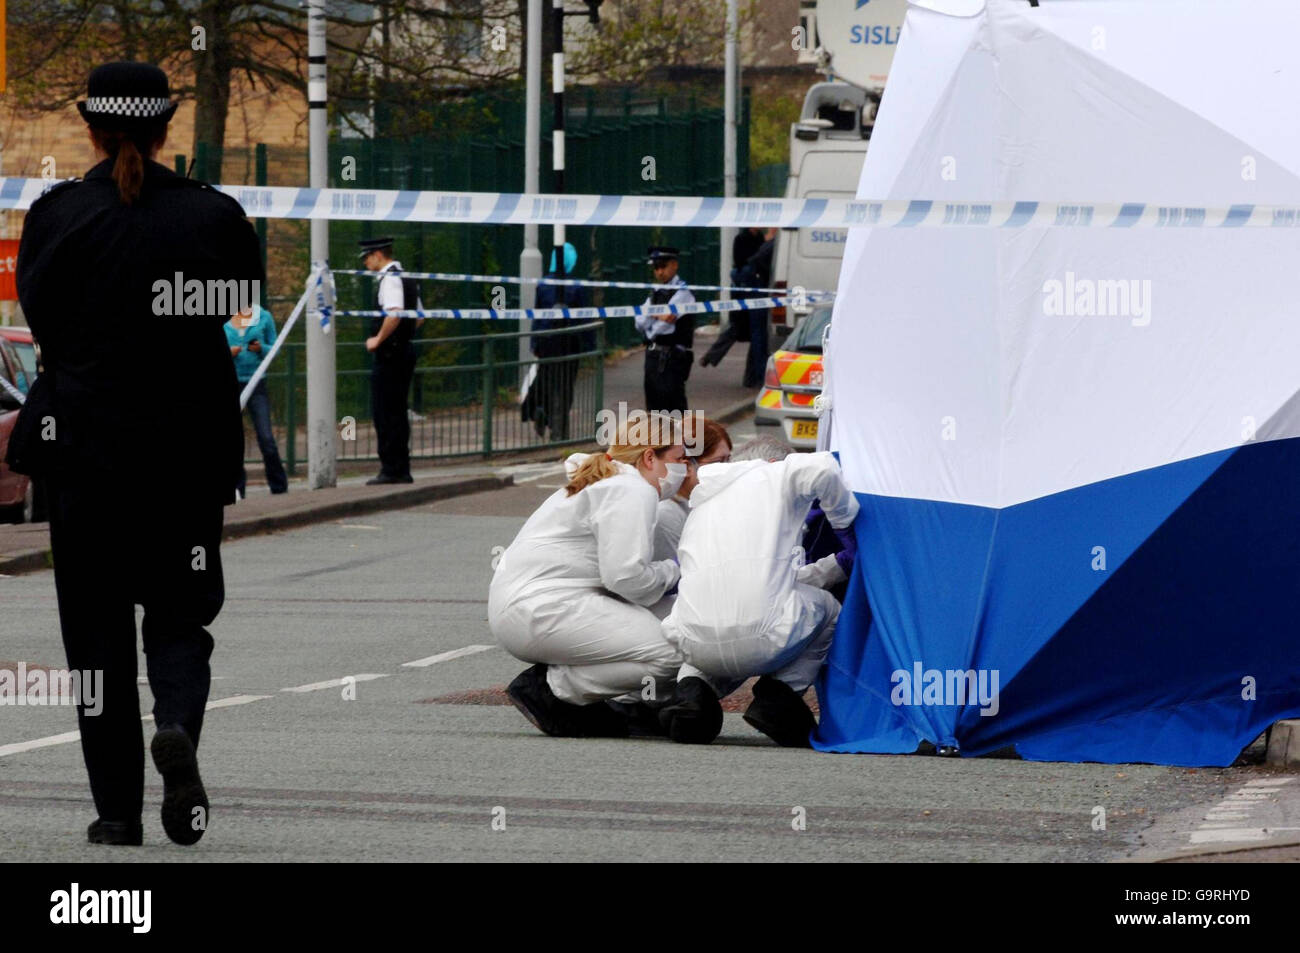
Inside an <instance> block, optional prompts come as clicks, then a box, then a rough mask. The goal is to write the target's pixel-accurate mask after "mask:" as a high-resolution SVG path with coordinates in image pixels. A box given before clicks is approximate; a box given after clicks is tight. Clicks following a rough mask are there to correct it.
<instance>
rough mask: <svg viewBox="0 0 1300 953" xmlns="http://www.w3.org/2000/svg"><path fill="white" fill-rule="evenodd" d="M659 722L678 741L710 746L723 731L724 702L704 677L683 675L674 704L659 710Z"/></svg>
mask: <svg viewBox="0 0 1300 953" xmlns="http://www.w3.org/2000/svg"><path fill="white" fill-rule="evenodd" d="M659 723H660V724H661V725H663V727H664V729H665V730H666V731H667V732H668V737H669V738H671V739H672V740H673V741H675V742H677V743H678V744H683V745H707V744H708V743H709V742H711V741H712V740H713V739H714V738H716V737H718V733H719V732H721V731H722V704H721V702H719V701H718V695H717V693H716V692H714V690H713V689H712V687H710V685H709V683H708V682H706V681H704V679H702V678H695V677H694V676H690V677H688V678H683V679H682V680H681V681H680V682H678V683H677V691H676V694H675V697H674V699H673V702H672V704H671V705H668V706H666V707H665V708H663V709H662V710H661V711H660V712H659Z"/></svg>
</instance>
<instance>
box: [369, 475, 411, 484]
mask: <svg viewBox="0 0 1300 953" xmlns="http://www.w3.org/2000/svg"><path fill="white" fill-rule="evenodd" d="M414 482H415V480H414V478H412V476H411V475H410V474H409V473H408V474H406V475H405V476H393V475H391V474H388V473H381V474H379V476H376V477H371V478H370V479H369V480H367V481H366V486H381V485H383V484H387V483H414Z"/></svg>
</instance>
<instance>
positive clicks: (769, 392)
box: [758, 388, 781, 407]
mask: <svg viewBox="0 0 1300 953" xmlns="http://www.w3.org/2000/svg"><path fill="white" fill-rule="evenodd" d="M758 406H760V407H780V406H781V392H780V391H779V390H773V389H771V388H768V389H766V390H764V391H763V393H762V394H760V395H759V397H758Z"/></svg>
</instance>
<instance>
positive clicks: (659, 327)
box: [633, 245, 695, 414]
mask: <svg viewBox="0 0 1300 953" xmlns="http://www.w3.org/2000/svg"><path fill="white" fill-rule="evenodd" d="M677 254H678V253H677V249H676V248H673V247H671V246H668V245H656V246H653V247H651V248H650V249H649V251H648V252H647V255H646V257H647V259H648V262H647V263H648V264H649V265H650V268H651V270H652V271H653V272H654V278H655V286H654V288H653V290H652V291H651V292H650V297H648V298H646V300H645V303H646V304H657V305H664V304H668V305H686V304H694V303H695V295H693V294H691V290H690V288H688V287H687V286H686V282H685V281H684V280H683V279H682V276H681V275H679V274H678V273H677ZM633 320H634V321H635V323H636V328H637V330H638V331H640V332H641V333H642V334H643V335H645V342H646V348H645V381H644V383H645V405H646V410H648V411H651V412H653V411H660V412H662V413H666V414H667V413H672V412H673V411H680V412H681V413H683V414H684V413H686V411H687V410H688V408H687V404H686V379H687V378H688V377H690V376H691V364H692V363H693V362H694V360H695V356H694V352H693V351H692V350H691V345H692V344H693V343H694V341H695V315H694V314H666V315H652V314H644V313H642V314H638V315H637V316H636V317H635V318H634V319H633Z"/></svg>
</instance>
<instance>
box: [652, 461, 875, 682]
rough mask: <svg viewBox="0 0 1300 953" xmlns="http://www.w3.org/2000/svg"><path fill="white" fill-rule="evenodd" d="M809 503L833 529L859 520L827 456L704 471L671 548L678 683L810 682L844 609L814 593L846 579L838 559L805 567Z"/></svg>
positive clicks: (671, 631)
mask: <svg viewBox="0 0 1300 953" xmlns="http://www.w3.org/2000/svg"><path fill="white" fill-rule="evenodd" d="M814 499H820V500H821V507H822V510H823V511H824V512H825V513H826V517H827V519H828V520H829V521H830V524H831V526H833V527H834V528H836V529H844V528H846V527H848V526H850V525H852V523H853V520H854V518H855V517H856V516H857V515H858V501H857V500H856V499H854V497H853V493H852V492H851V491H850V490H849V488H848V486H846V485H845V483H844V480H843V478H842V477H841V476H840V468H839V464H838V463H837V462H836V461H835V458H834V457H833V456H831V455H830V454H829V453H812V454H803V453H800V454H791V455H790V456H788V457H786V458H785V459H784V460H782V461H779V462H776V463H768V462H764V461H762V460H746V461H744V462H742V463H710V464H707V465H706V466H703V467H701V468H700V483H699V485H698V486H697V487H696V488H695V490H694V491H693V492H692V493H691V500H690V502H691V514H690V519H688V520H687V521H686V525H685V527H684V528H683V530H682V537H681V542H680V543H679V545H678V548H677V555H678V558H679V559H680V560H681V572H682V578H681V585H680V587H679V589H678V594H677V599H676V602H675V604H674V605H673V609H672V611H671V612H670V613H669V614H668V618H666V619H665V620H664V624H663V627H664V636H665V638H666V639H667V640H668V641H669V642H670V643H671V644H672V645H674V646H676V647H677V648H678V649H680V650H681V653H682V656H683V658H684V660H685V664H684V665H683V666H682V668H681V671H680V672H679V673H678V676H677V677H678V680H679V681H680V680H681V679H683V678H687V677H690V676H694V677H697V678H703V679H704V680H705V681H706V682H708V683H709V684H710V685H712V686H713V687H714V689H715V690H716V691H718V692H719V693H720V694H726V693H727V692H728V691H731V690H734V689H735V687H736V686H737V685H738V683H739V681H741V680H744V679H746V678H749V677H750V676H753V675H771V676H773V677H774V678H777V679H779V680H780V681H783V682H785V683H786V684H787V685H789V686H790V687H791V688H792V689H794V691H795V692H796V693H799V694H802V693H803V692H804V691H805V690H806V689H807V688H808V686H809V685H811V684H812V682H813V679H815V678H816V677H817V672H818V670H819V669H820V668H821V666H822V663H823V662H824V661H825V659H826V653H827V652H828V651H829V650H830V644H831V636H832V635H833V634H834V631H835V622H836V619H838V618H839V612H840V604H839V603H838V602H837V601H836V600H835V597H834V596H832V595H831V594H830V593H829V592H826V591H825V590H823V589H820V588H815V587H817V586H823V585H834V584H835V583H837V582H840V581H842V580H843V579H844V573H843V572H842V571H841V570H840V569H839V566H838V564H836V562H835V557H834V556H827V557H826V558H825V559H821V560H818V561H817V562H816V563H813V564H811V565H807V566H805V565H803V549H802V547H801V546H800V538H801V535H802V532H803V527H804V519H805V518H806V517H807V515H808V510H809V507H811V505H812V501H813V500H814Z"/></svg>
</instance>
